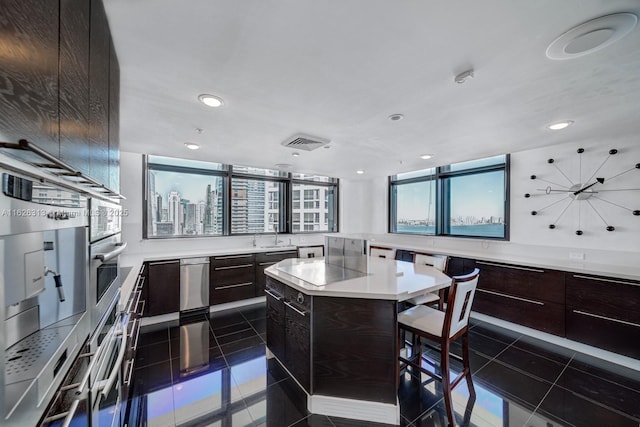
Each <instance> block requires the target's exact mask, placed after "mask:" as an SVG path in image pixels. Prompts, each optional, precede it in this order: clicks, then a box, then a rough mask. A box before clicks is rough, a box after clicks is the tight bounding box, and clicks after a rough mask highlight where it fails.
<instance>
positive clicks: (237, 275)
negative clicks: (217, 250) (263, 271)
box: [210, 263, 256, 286]
mask: <svg viewBox="0 0 640 427" xmlns="http://www.w3.org/2000/svg"><path fill="white" fill-rule="evenodd" d="M210 269H211V271H210V273H211V276H210V277H211V286H220V285H230V284H234V283H241V282H253V281H255V274H256V268H255V265H254V264H253V263H246V264H239V265H225V266H212V267H210Z"/></svg>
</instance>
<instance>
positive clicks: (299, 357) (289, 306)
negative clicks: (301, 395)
mask: <svg viewBox="0 0 640 427" xmlns="http://www.w3.org/2000/svg"><path fill="white" fill-rule="evenodd" d="M312 300H313V297H311V296H309V295H306V294H303V293H302V292H299V291H296V290H295V289H293V288H290V287H288V286H287V287H285V300H284V305H285V308H284V323H285V327H284V329H285V342H286V344H285V356H284V362H285V365H286V366H287V368H288V369H289V372H291V374H292V375H293V376H294V377H295V378H296V379H297V380H298V382H299V383H300V385H301V386H302V387H303V388H304V389H305V390H307V391H308V392H309V391H311V332H310V331H311V329H310V328H311V302H312Z"/></svg>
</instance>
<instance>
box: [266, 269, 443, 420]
mask: <svg viewBox="0 0 640 427" xmlns="http://www.w3.org/2000/svg"><path fill="white" fill-rule="evenodd" d="M363 265H364V266H365V268H364V269H363V270H362V271H356V270H351V269H347V268H344V267H341V266H337V265H333V264H328V263H326V262H325V261H324V260H323V259H286V260H284V261H281V262H279V263H277V264H275V265H273V266H271V267H269V268H267V269H266V270H265V273H266V274H267V276H268V277H267V285H266V289H265V292H266V294H267V347H268V351H269V355H270V356H274V357H275V358H276V359H277V360H278V361H279V362H280V364H281V365H282V366H283V367H284V368H285V369H286V370H287V371H288V372H289V373H290V374H291V375H292V377H293V378H295V379H296V381H297V382H298V384H299V385H300V386H301V387H302V388H303V389H304V390H305V392H306V394H307V409H308V410H309V411H310V412H311V413H314V414H323V415H330V416H338V417H344V418H353V419H359V420H366V421H377V422H381V421H382V422H385V423H388V424H399V422H400V407H399V403H398V397H397V387H398V383H397V381H398V379H397V374H396V366H397V357H398V340H397V312H398V303H399V302H402V301H405V300H407V299H409V298H412V297H415V296H417V295H420V294H422V293H425V292H431V291H436V290H439V289H442V288H445V287H448V286H449V285H450V284H451V278H450V277H448V276H447V275H445V274H443V273H442V272H440V271H439V270H437V269H435V268H433V267H429V266H423V265H416V264H413V263H410V262H404V261H396V260H389V259H382V258H369V257H365V258H363Z"/></svg>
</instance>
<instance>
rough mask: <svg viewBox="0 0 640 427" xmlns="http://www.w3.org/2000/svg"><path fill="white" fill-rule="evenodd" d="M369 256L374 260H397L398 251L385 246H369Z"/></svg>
mask: <svg viewBox="0 0 640 427" xmlns="http://www.w3.org/2000/svg"><path fill="white" fill-rule="evenodd" d="M369 256H371V257H373V258H387V259H395V258H396V250H395V249H394V248H386V247H384V246H369Z"/></svg>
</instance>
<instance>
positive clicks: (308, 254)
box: [296, 245, 324, 258]
mask: <svg viewBox="0 0 640 427" xmlns="http://www.w3.org/2000/svg"><path fill="white" fill-rule="evenodd" d="M296 251H297V252H298V258H320V257H323V256H324V245H307V246H298V247H296Z"/></svg>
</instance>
